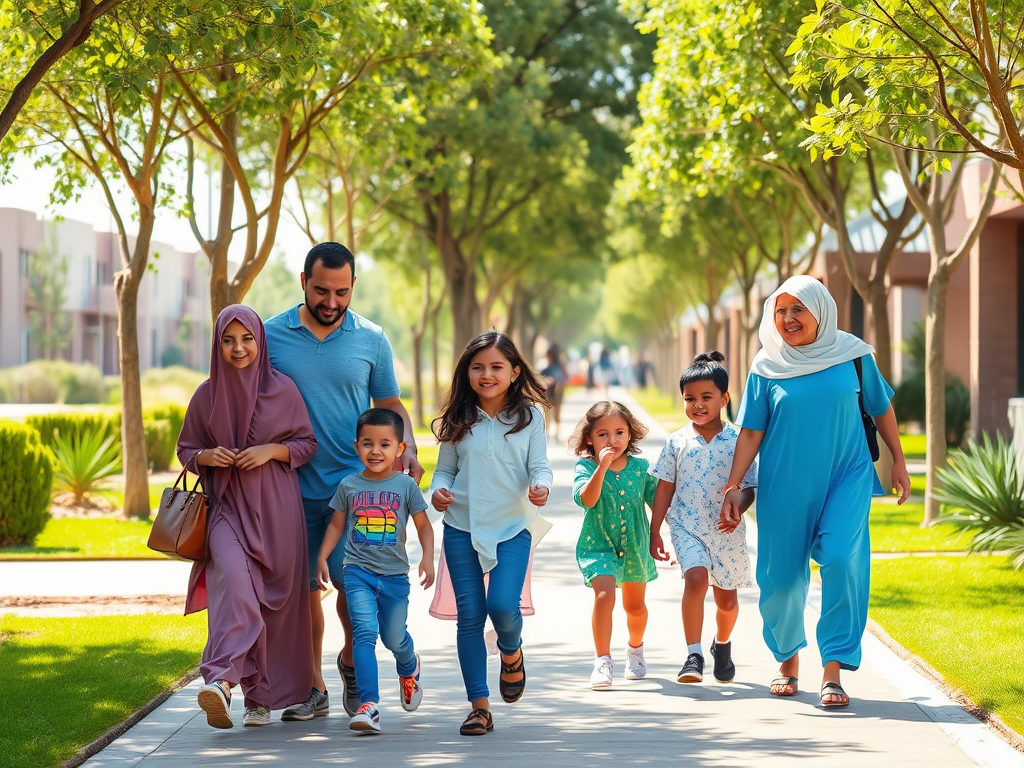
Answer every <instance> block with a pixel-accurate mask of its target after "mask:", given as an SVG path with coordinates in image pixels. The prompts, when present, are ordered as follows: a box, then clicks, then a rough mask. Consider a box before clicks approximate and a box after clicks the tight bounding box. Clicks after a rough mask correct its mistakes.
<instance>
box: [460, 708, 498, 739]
mask: <svg viewBox="0 0 1024 768" xmlns="http://www.w3.org/2000/svg"><path fill="white" fill-rule="evenodd" d="M493 730H494V719H493V718H492V717H491V712H490V710H487V709H484V708H483V707H478V708H477V709H474V710H473V711H472V712H470V713H469V717H467V718H466V719H465V720H464V721H463V722H462V726H461V727H460V728H459V733H460V734H462V735H463V736H483V735H484V734H485V733H487V732H488V731H493Z"/></svg>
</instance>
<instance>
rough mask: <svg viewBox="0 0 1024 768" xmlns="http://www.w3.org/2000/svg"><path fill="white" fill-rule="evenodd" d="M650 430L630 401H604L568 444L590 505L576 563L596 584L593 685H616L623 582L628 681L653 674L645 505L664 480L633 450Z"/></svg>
mask: <svg viewBox="0 0 1024 768" xmlns="http://www.w3.org/2000/svg"><path fill="white" fill-rule="evenodd" d="M646 435H647V428H646V427H645V426H644V425H643V424H641V423H640V422H639V421H637V420H636V418H635V417H634V416H633V414H631V413H630V412H629V410H628V409H627V408H626V407H625V406H624V405H622V404H621V403H616V402H611V401H609V400H602V401H601V402H599V403H596V404H594V405H593V406H592V407H591V408H590V410H589V411H587V415H586V416H584V417H583V420H582V421H580V423H579V425H578V426H577V427H576V431H575V432H573V434H572V437H570V438H569V447H570V448H571V449H572V451H573V453H575V454H576V455H577V456H579V457H580V459H579V461H577V462H576V478H575V480H574V482H573V489H572V490H573V494H572V495H573V499H575V501H576V503H577V504H579V505H580V506H581V507H583V508H584V509H585V510H586V517H585V518H584V519H583V529H582V530H581V531H580V538H579V541H577V543H576V562H577V564H578V565H579V567H580V571H581V572H582V573H583V581H584V582H585V583H586V585H587V586H588V587H593V589H594V617H593V628H594V648H595V651H596V655H597V658H596V659H595V660H594V671H593V673H592V674H591V675H590V687H591V688H593V689H594V690H599V689H602V688H610V687H611V685H612V678H613V669H614V664H613V662H612V657H611V637H612V609H613V608H614V607H615V588H616V587H622V607H623V608H624V609H625V611H626V627H627V628H628V630H629V644H628V645H627V647H626V673H625V678H626V679H627V680H639V679H641V678H642V677H643V676H644V675H646V674H647V662H646V661H645V660H644V630H645V629H646V628H647V606H646V605H645V604H644V592H645V591H646V589H647V582H649V581H653V580H654V579H656V578H657V577H658V574H657V571H656V570H655V563H654V558H652V557H651V553H650V551H649V546H648V544H649V541H650V534H651V527H650V521H649V520H648V519H647V512H646V511H645V510H644V504H645V503H646V504H647V505H648V506H650V505H651V504H652V503H653V501H654V490H655V488H657V485H658V481H657V479H656V478H654V477H652V476H651V475H649V474H647V467H648V463H647V460H646V459H641V458H638V457H637V456H636V455H635V454H637V453H639V452H640V448H639V447H638V445H637V443H638V442H639V441H640V440H643V438H644V437H645V436H646Z"/></svg>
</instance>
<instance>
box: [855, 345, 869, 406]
mask: <svg viewBox="0 0 1024 768" xmlns="http://www.w3.org/2000/svg"><path fill="white" fill-rule="evenodd" d="M853 367H854V368H856V369H857V383H858V384H859V385H860V390H859V391H858V392H857V402H859V403H860V412H861V413H867V410H866V409H865V408H864V372H863V369H862V367H861V358H859V357H856V358H854V360H853Z"/></svg>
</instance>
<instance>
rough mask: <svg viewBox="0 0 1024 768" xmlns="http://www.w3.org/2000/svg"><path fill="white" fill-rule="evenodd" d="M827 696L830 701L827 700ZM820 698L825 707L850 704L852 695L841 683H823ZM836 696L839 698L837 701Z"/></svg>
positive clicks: (830, 707) (831, 707)
mask: <svg viewBox="0 0 1024 768" xmlns="http://www.w3.org/2000/svg"><path fill="white" fill-rule="evenodd" d="M826 697H828V701H825V698H826ZM818 698H819V699H820V700H821V706H823V707H824V708H825V709H833V708H836V707H848V706H850V696H849V694H847V693H846V691H844V690H843V686H841V685H840V684H839V683H833V682H828V683H822V686H821V692H820V693H819V694H818ZM834 698H838V699H839V700H838V701H835V700H834Z"/></svg>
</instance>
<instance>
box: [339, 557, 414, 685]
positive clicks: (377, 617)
mask: <svg viewBox="0 0 1024 768" xmlns="http://www.w3.org/2000/svg"><path fill="white" fill-rule="evenodd" d="M344 576H345V596H346V597H347V598H348V615H349V617H350V618H351V619H352V662H353V664H354V666H355V670H356V685H357V686H358V688H359V701H360V703H361V704H365V703H366V702H368V701H372V702H374V703H376V702H378V701H380V687H379V686H378V685H377V636H378V634H379V635H380V639H381V641H382V642H383V643H384V647H385V648H387V649H388V650H389V651H391V652H392V653H393V654H395V666H396V667H397V669H398V674H399V676H401V677H409V676H410V675H412V674H413V673H414V672H415V671H416V653H415V649H414V648H413V644H412V637H411V636H410V635H409V632H408V630H407V629H406V627H405V620H406V618H407V617H408V615H409V575H408V574H406V573H398V574H379V573H373V572H372V571H368V570H367V569H365V568H360V567H359V566H358V565H346V566H345V569H344Z"/></svg>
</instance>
